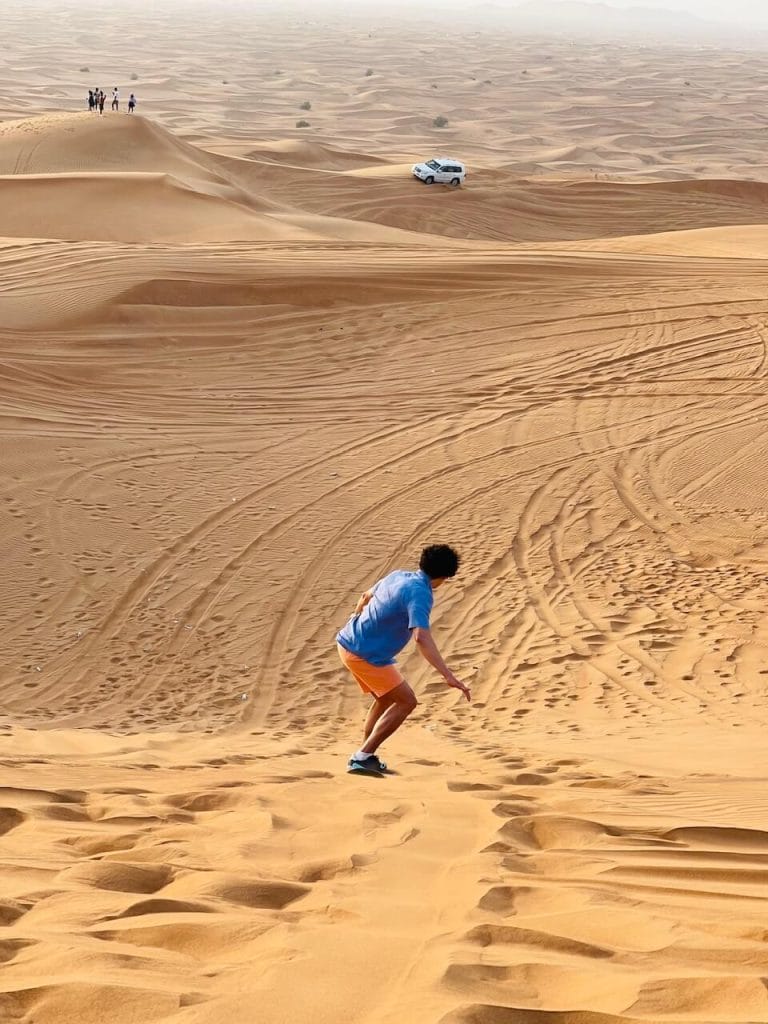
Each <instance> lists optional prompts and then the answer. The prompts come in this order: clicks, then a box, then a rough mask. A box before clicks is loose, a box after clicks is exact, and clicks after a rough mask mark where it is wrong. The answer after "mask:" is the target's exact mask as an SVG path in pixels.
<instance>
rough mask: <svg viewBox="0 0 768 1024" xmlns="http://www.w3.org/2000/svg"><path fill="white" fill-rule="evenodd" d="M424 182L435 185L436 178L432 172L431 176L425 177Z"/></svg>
mask: <svg viewBox="0 0 768 1024" xmlns="http://www.w3.org/2000/svg"><path fill="white" fill-rule="evenodd" d="M424 184H425V185H434V184H435V179H434V178H433V177H432V175H431V174H430V176H429V177H428V178H425V179H424Z"/></svg>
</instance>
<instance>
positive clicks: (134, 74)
mask: <svg viewBox="0 0 768 1024" xmlns="http://www.w3.org/2000/svg"><path fill="white" fill-rule="evenodd" d="M138 80H139V76H138V75H137V74H136V72H135V71H132V72H131V81H132V82H138Z"/></svg>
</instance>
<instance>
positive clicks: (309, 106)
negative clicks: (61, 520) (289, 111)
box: [299, 100, 312, 110]
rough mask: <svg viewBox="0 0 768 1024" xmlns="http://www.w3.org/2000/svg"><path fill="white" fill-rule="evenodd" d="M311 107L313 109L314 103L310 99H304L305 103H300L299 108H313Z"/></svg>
mask: <svg viewBox="0 0 768 1024" xmlns="http://www.w3.org/2000/svg"><path fill="white" fill-rule="evenodd" d="M311 109H312V104H311V103H310V102H309V100H304V102H303V103H300V104H299V110H311Z"/></svg>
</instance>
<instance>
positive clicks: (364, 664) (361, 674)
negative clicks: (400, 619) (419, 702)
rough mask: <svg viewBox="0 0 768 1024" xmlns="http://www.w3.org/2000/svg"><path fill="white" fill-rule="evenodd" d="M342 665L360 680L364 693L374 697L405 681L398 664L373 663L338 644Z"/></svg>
mask: <svg viewBox="0 0 768 1024" xmlns="http://www.w3.org/2000/svg"><path fill="white" fill-rule="evenodd" d="M336 650H337V651H338V652H339V657H340V658H341V663H342V665H344V666H345V668H348V669H349V671H350V672H351V673H352V675H353V676H354V677H355V679H356V680H357V682H358V685H359V687H360V689H361V690H362V691H363V693H372V694H373V695H374V697H383V696H384V694H385V693H389V692H390V690H394V689H395V687H396V686H399V685H400V683H402V682H405V680H404V679H403V677H402V676H401V675H400V670H399V669H398V667H397V665H371V663H370V662H369V661H365V659H363V658H359V657H358V656H357V655H356V654H352V653H351V651H348V650H347V649H346V648H345V647H342V646H341V644H338V643H337V644H336Z"/></svg>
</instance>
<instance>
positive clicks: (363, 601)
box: [352, 590, 373, 615]
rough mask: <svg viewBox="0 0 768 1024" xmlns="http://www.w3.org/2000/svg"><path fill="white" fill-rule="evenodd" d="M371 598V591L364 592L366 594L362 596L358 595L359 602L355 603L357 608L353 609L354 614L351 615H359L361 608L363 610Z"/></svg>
mask: <svg viewBox="0 0 768 1024" xmlns="http://www.w3.org/2000/svg"><path fill="white" fill-rule="evenodd" d="M372 597H373V591H372V590H366V592H365V593H364V594H361V595H360V600H359V601H358V602H357V606H356V607H355V610H354V612H353V613H352V614H353V615H359V614H360V612H361V611H362V610H363V608H365V606H366V605H367V604H368V602H369V601H370V600H371V598H372Z"/></svg>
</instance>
